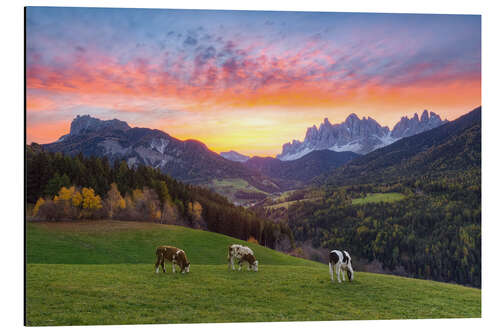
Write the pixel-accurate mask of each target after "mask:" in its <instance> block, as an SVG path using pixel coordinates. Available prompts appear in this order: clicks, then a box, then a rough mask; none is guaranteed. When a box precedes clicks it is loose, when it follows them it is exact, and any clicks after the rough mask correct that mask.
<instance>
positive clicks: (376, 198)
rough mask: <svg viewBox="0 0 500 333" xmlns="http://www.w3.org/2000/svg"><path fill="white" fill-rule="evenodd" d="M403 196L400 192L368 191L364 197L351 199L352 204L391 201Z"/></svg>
mask: <svg viewBox="0 0 500 333" xmlns="http://www.w3.org/2000/svg"><path fill="white" fill-rule="evenodd" d="M404 198H405V196H404V195H403V194H401V193H396V192H389V193H368V194H367V195H366V197H364V198H357V199H353V200H352V204H353V205H363V204H367V203H376V202H393V201H397V200H401V199H404Z"/></svg>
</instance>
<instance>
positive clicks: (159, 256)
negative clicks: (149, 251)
mask: <svg viewBox="0 0 500 333" xmlns="http://www.w3.org/2000/svg"><path fill="white" fill-rule="evenodd" d="M165 260H168V261H171V262H172V272H174V273H175V264H177V265H179V267H180V269H181V273H183V274H184V273H189V266H190V265H191V264H190V263H189V261H188V259H187V256H186V253H185V252H184V251H183V250H181V249H178V248H176V247H174V246H168V245H163V246H158V247H157V248H156V263H155V268H156V273H159V271H160V265H161V268H162V269H163V273H165Z"/></svg>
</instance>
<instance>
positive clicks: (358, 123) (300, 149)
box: [276, 110, 447, 161]
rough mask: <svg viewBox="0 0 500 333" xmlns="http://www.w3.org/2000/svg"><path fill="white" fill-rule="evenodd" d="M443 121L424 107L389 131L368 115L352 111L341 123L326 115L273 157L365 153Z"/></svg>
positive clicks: (288, 158) (293, 157)
mask: <svg viewBox="0 0 500 333" xmlns="http://www.w3.org/2000/svg"><path fill="white" fill-rule="evenodd" d="M446 122H447V120H444V121H443V120H441V117H440V116H439V115H437V114H435V113H434V112H430V115H429V112H428V111H427V110H424V111H423V112H422V116H421V117H420V119H419V116H418V114H417V113H415V115H414V116H413V118H411V119H409V118H408V117H406V116H405V117H402V118H401V120H400V121H399V122H398V123H397V124H396V125H395V126H394V128H393V130H392V131H391V130H389V128H388V127H387V126H381V125H380V124H379V123H378V122H377V121H376V120H375V119H373V118H371V117H368V118H366V117H363V118H362V119H360V118H359V117H358V116H357V115H356V114H354V113H352V114H350V115H349V116H348V117H347V118H346V120H345V121H344V122H342V123H340V124H331V123H330V121H329V120H328V118H325V119H324V121H323V123H322V124H321V125H320V126H319V128H318V127H316V125H314V126H312V127H309V128H308V129H307V132H306V135H305V138H304V141H303V142H302V141H298V140H293V141H292V142H291V143H285V144H284V145H283V148H282V152H281V154H278V155H276V158H278V159H280V160H283V161H290V160H294V159H297V158H300V157H302V156H304V155H306V154H308V153H310V152H311V151H315V150H324V149H328V150H333V151H337V152H341V151H352V152H355V153H358V154H367V153H369V152H371V151H374V150H376V149H378V148H381V147H385V146H387V145H389V144H391V143H393V142H395V141H397V140H399V139H401V138H404V137H408V136H412V135H415V134H418V133H421V132H424V131H427V130H430V129H432V128H435V127H437V126H440V125H442V124H445V123H446Z"/></svg>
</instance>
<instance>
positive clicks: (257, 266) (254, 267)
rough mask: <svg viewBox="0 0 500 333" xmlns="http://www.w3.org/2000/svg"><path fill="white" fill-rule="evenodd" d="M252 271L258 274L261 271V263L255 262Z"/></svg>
mask: <svg viewBox="0 0 500 333" xmlns="http://www.w3.org/2000/svg"><path fill="white" fill-rule="evenodd" d="M252 269H253V270H254V272H258V271H259V261H258V260H255V261H254V262H253V265H252Z"/></svg>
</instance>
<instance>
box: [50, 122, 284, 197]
mask: <svg viewBox="0 0 500 333" xmlns="http://www.w3.org/2000/svg"><path fill="white" fill-rule="evenodd" d="M43 149H45V150H46V151H52V152H62V153H65V154H69V155H77V154H79V153H82V154H83V155H85V156H98V157H104V156H105V157H107V158H109V159H110V160H125V161H126V162H127V163H128V165H129V166H138V165H141V164H142V165H147V166H152V167H154V168H158V169H160V170H161V171H162V172H164V173H166V174H168V175H170V176H172V177H174V178H176V179H178V180H181V181H184V182H187V183H192V184H202V183H207V182H210V181H212V180H213V179H217V178H241V179H244V180H246V181H247V182H248V183H249V184H251V185H252V186H254V187H256V188H258V189H260V190H263V191H266V192H273V191H276V190H278V187H277V185H275V184H274V183H273V182H272V181H271V180H270V179H268V178H266V177H264V176H263V175H262V174H261V173H259V172H256V171H253V170H251V169H249V168H247V167H245V166H244V165H243V164H242V163H238V162H233V161H229V160H227V159H225V158H223V157H222V156H220V155H219V154H217V153H215V152H213V151H211V150H209V149H208V148H207V147H206V145H205V144H203V143H202V142H199V141H196V140H185V141H182V140H178V139H176V138H174V137H172V136H170V135H168V134H167V133H165V132H162V131H160V130H154V129H149V128H139V127H130V126H129V125H128V124H127V123H126V122H124V121H120V120H117V119H113V120H100V119H97V118H93V117H91V116H88V115H85V116H77V117H76V118H75V119H74V120H73V121H72V123H71V130H70V133H69V134H66V135H63V136H62V137H61V138H60V139H59V140H58V141H56V142H54V143H50V144H45V145H43Z"/></svg>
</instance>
